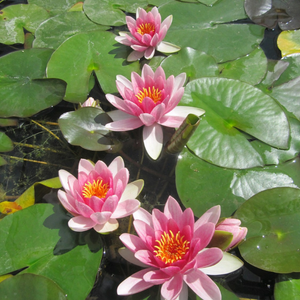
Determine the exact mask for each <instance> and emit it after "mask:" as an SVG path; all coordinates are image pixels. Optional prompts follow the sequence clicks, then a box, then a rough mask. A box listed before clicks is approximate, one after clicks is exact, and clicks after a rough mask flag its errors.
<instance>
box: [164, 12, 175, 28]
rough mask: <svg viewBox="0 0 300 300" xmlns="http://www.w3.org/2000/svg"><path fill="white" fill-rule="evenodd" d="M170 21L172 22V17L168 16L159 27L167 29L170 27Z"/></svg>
mask: <svg viewBox="0 0 300 300" xmlns="http://www.w3.org/2000/svg"><path fill="white" fill-rule="evenodd" d="M172 21H173V16H172V15H170V16H168V17H167V18H165V19H164V20H163V22H162V23H161V27H164V26H166V27H167V28H168V29H169V27H170V26H171V24H172Z"/></svg>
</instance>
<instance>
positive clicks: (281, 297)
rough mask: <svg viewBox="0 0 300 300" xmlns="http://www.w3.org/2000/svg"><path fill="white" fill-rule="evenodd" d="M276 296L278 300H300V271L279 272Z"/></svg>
mask: <svg viewBox="0 0 300 300" xmlns="http://www.w3.org/2000/svg"><path fill="white" fill-rule="evenodd" d="M274 296H275V299H276V300H286V299H293V300H300V273H292V274H279V275H278V278H277V280H276V283H275V288H274Z"/></svg>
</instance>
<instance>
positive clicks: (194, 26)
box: [159, 0, 264, 62]
mask: <svg viewBox="0 0 300 300" xmlns="http://www.w3.org/2000/svg"><path fill="white" fill-rule="evenodd" d="M159 11H160V13H161V15H162V18H166V17H167V16H169V15H173V22H172V25H171V27H170V28H169V30H168V33H167V35H166V38H165V41H167V42H170V43H172V44H175V45H177V46H180V47H181V48H183V47H186V46H187V45H188V46H189V47H191V48H193V49H195V50H199V51H201V52H205V53H207V54H208V55H212V56H213V57H215V58H216V60H217V62H225V61H228V60H234V59H236V58H237V57H240V56H244V55H246V54H248V53H250V52H251V51H252V50H253V48H255V47H257V46H258V45H259V44H260V42H261V40H262V39H263V34H264V32H263V28H262V27H260V26H257V25H253V24H228V22H232V21H235V20H238V19H244V18H246V17H247V16H246V15H245V11H244V7H243V2H242V1H240V0H232V1H231V2H230V9H228V1H224V0H221V1H218V2H217V3H216V4H214V5H213V6H212V7H208V6H205V5H203V4H200V3H181V2H179V1H174V2H169V3H167V4H165V5H163V6H161V7H160V8H159Z"/></svg>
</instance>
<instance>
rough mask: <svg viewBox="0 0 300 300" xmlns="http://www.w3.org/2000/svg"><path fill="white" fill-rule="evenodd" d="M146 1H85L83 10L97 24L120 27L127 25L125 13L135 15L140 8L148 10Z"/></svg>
mask: <svg viewBox="0 0 300 300" xmlns="http://www.w3.org/2000/svg"><path fill="white" fill-rule="evenodd" d="M147 5H148V1H146V0H102V1H98V0H85V1H84V4H83V9H84V12H85V13H86V15H87V16H88V17H89V18H90V19H91V20H92V21H93V22H95V23H98V24H103V25H110V26H120V25H124V24H126V20H125V16H126V15H125V13H124V11H126V12H131V13H135V12H136V9H137V8H138V7H142V8H146V7H147Z"/></svg>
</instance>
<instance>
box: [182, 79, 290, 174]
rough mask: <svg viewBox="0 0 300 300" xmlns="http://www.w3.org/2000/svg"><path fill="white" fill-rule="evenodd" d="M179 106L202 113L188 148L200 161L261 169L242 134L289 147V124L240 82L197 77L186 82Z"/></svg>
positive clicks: (269, 103) (273, 106) (271, 102)
mask: <svg viewBox="0 0 300 300" xmlns="http://www.w3.org/2000/svg"><path fill="white" fill-rule="evenodd" d="M181 104H184V105H188V106H195V107H200V108H202V109H204V110H205V112H206V113H205V116H204V117H203V118H202V121H201V122H200V125H199V127H198V128H197V130H196V131H195V133H194V135H193V136H192V137H191V139H190V141H189V142H188V147H189V148H190V149H191V150H192V151H193V152H194V153H195V154H196V155H197V156H199V157H200V158H202V159H204V160H206V161H208V162H211V163H213V164H216V165H218V166H222V167H226V168H238V169H245V168H251V167H255V166H262V165H263V161H262V158H261V156H260V155H259V154H258V153H257V151H255V149H254V148H253V147H252V146H251V144H250V143H249V141H248V140H247V138H246V137H245V135H244V134H243V133H242V132H241V131H243V132H245V133H247V134H250V135H251V136H253V137H255V138H257V139H259V140H261V141H263V142H264V143H267V144H269V145H271V146H272V147H278V148H282V149H287V148H288V141H289V122H288V120H287V117H286V115H285V114H284V112H283V111H282V109H281V108H280V107H279V105H278V104H277V103H276V102H275V101H274V100H273V99H272V98H271V97H269V96H268V95H266V94H265V93H263V92H262V91H260V90H259V89H257V88H254V87H253V86H251V85H249V84H246V83H243V82H241V81H237V80H232V79H226V78H214V77H211V78H200V79H196V80H193V81H192V82H190V83H188V84H187V86H186V89H185V92H184V95H183V97H182V99H181Z"/></svg>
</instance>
